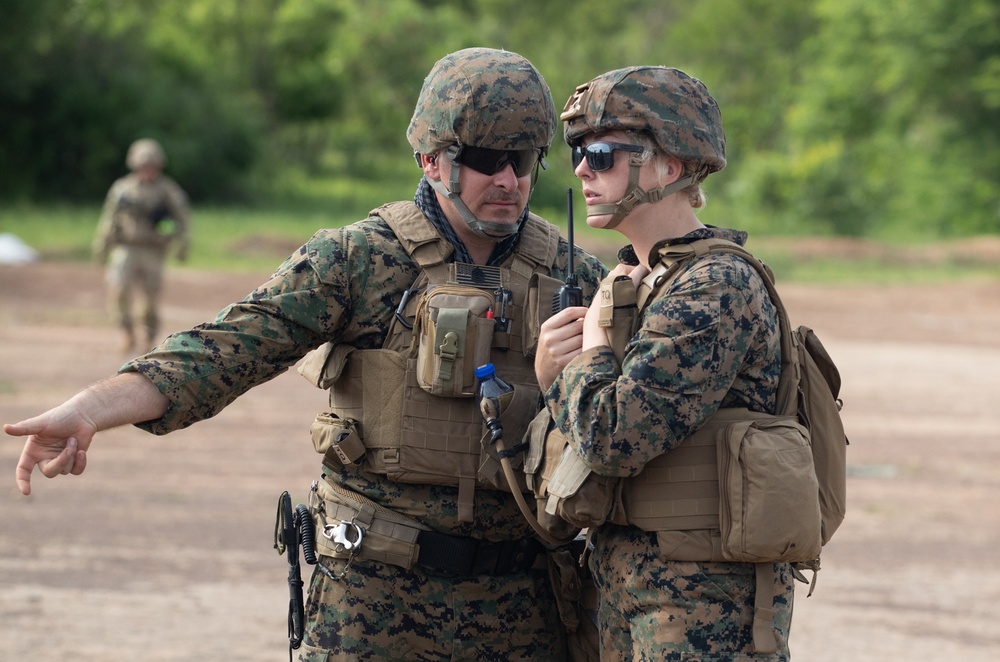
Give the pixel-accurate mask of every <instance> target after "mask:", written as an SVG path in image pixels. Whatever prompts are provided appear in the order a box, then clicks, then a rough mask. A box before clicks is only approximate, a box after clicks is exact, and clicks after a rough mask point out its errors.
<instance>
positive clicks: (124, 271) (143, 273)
mask: <svg viewBox="0 0 1000 662" xmlns="http://www.w3.org/2000/svg"><path fill="white" fill-rule="evenodd" d="M165 261H166V253H165V251H164V248H163V247H161V246H115V247H114V248H113V249H112V251H111V255H110V256H109V262H108V270H107V273H106V274H105V276H106V280H107V285H108V309H109V312H110V313H111V315H112V316H113V318H114V321H115V323H116V324H118V325H119V326H120V327H121V328H123V329H125V331H127V332H129V333H131V332H132V330H133V326H134V321H133V316H132V299H133V296H134V291H135V290H138V292H139V294H140V297H141V299H142V311H141V315H142V324H143V326H144V328H145V331H146V336H147V340H155V336H156V334H157V333H158V332H159V326H160V313H159V300H160V291H161V289H162V284H163V265H164V262H165Z"/></svg>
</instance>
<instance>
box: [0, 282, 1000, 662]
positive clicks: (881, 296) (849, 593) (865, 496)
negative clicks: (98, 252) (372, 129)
mask: <svg viewBox="0 0 1000 662" xmlns="http://www.w3.org/2000/svg"><path fill="white" fill-rule="evenodd" d="M101 278H102V277H101V272H100V271H99V270H98V269H97V267H95V266H90V265H75V264H65V263H47V262H40V263H34V264H28V265H22V266H0V422H14V421H18V420H21V419H23V418H26V417H28V416H30V415H34V414H36V413H39V412H40V411H42V410H44V409H46V408H48V407H50V406H53V405H55V404H58V403H59V402H61V401H63V400H64V399H65V398H67V397H69V396H70V395H72V394H73V393H75V392H76V391H77V390H78V389H79V388H81V387H82V386H85V385H86V384H89V383H91V382H93V381H96V380H97V379H99V378H102V377H104V376H107V375H109V374H111V373H112V372H114V371H115V370H116V369H117V368H118V366H119V365H120V364H121V362H122V360H123V357H122V356H120V355H119V354H118V352H117V350H116V346H117V342H118V338H117V336H116V334H115V332H114V330H113V329H112V328H111V327H110V325H109V323H108V321H107V319H106V316H105V314H104V312H103V291H102V282H101ZM259 280H260V278H258V277H257V276H243V275H235V276H234V275H219V274H212V273H204V272H198V271H191V270H179V269H178V270H174V271H171V272H170V274H169V277H168V285H167V292H166V308H165V317H166V320H165V321H166V325H165V326H166V328H165V331H172V330H179V329H182V328H187V327H189V326H191V325H193V324H196V323H198V322H200V321H203V320H205V319H208V318H210V317H211V316H213V315H214V314H215V312H216V311H217V310H218V309H220V308H221V307H223V306H224V305H225V304H227V303H229V302H230V301H232V300H235V299H237V298H240V297H242V296H243V295H244V294H246V293H247V292H249V291H250V290H251V289H252V288H253V287H254V286H255V285H256V284H257V282H258V281H259ZM781 291H782V293H783V297H784V299H785V301H786V304H787V306H788V308H789V311H790V315H791V318H792V321H793V323H807V324H809V325H810V326H812V327H813V328H815V329H816V330H817V331H818V333H819V335H820V337H821V338H822V339H823V341H824V342H825V344H826V345H827V349H828V350H829V351H830V353H831V354H832V356H833V357H834V359H835V360H836V361H837V362H838V363H839V365H840V367H841V371H842V374H843V380H844V390H843V394H842V395H843V399H844V401H845V403H846V404H845V409H844V418H845V421H846V424H847V427H848V434H849V436H850V439H851V447H850V452H849V462H850V476H849V479H848V487H849V503H848V506H849V513H848V517H847V520H846V521H845V523H844V524H843V526H842V527H841V529H840V531H839V532H838V533H837V535H836V537H835V538H834V540H833V541H832V542H831V543H830V544H829V545H828V546H827V548H826V550H825V551H824V554H823V570H822V572H820V573H819V578H818V583H817V586H816V591H815V593H814V595H813V596H812V597H809V598H808V599H807V598H806V592H807V591H806V588H805V587H804V586H803V587H801V588H800V589H799V590H798V591H797V601H796V607H795V617H794V621H793V628H792V637H791V648H792V653H793V657H794V658H795V659H797V660H805V661H820V662H823V661H831V662H833V661H839V660H851V661H853V662H869V661H870V662H884V661H886V660H905V661H908V662H921V661H930V660H935V661H937V660H942V659H950V660H963V661H974V660H982V661H984V662H985V661H987V660H990V661H992V660H997V659H1000V625H998V623H1000V565H998V564H997V563H996V560H997V559H998V558H1000V551H998V550H1000V506H998V499H1000V407H998V397H997V396H998V394H1000V282H996V281H992V282H971V283H964V284H962V285H961V286H955V285H935V286H924V285H922V286H915V285H914V286H903V285H901V286H893V287H882V288H875V287H818V286H803V285H793V284H782V286H781ZM324 400H325V398H324V394H323V393H322V392H320V391H319V390H317V389H314V388H313V387H312V386H310V385H309V384H307V383H306V382H305V380H304V379H302V378H301V377H299V376H298V375H297V374H296V373H294V371H292V372H289V373H287V374H285V375H282V376H281V377H279V378H277V379H276V380H274V381H272V382H270V383H269V384H265V385H263V386H261V387H258V388H257V389H256V390H254V391H252V392H251V393H249V394H248V395H246V396H245V397H244V398H242V399H241V400H240V401H237V402H236V403H235V404H234V405H232V406H231V407H230V408H229V409H227V410H226V411H224V412H223V413H222V414H221V415H220V416H218V417H217V418H215V419H213V420H209V421H205V422H202V423H199V424H197V425H195V426H193V427H192V428H189V429H188V430H184V431H180V432H177V433H174V434H172V435H170V436H168V437H165V438H159V437H153V436H151V435H148V434H146V433H144V432H141V431H139V430H137V429H134V428H123V429H119V430H114V431H110V432H107V433H104V434H103V436H101V437H98V440H97V441H96V442H95V444H94V446H93V447H92V449H91V452H90V464H89V466H88V468H87V471H86V473H85V474H84V475H83V476H81V477H60V478H59V479H58V480H52V481H49V480H46V479H44V478H42V477H40V476H39V475H38V474H37V473H36V474H35V480H34V482H33V488H34V491H33V493H32V495H31V496H30V497H23V496H21V494H20V492H18V490H17V488H16V486H15V484H14V477H13V474H14V467H15V465H16V462H17V458H18V455H19V453H20V449H21V445H22V444H21V442H20V441H19V440H17V439H13V438H9V437H6V436H0V660H32V661H34V662H49V661H52V662H56V661H59V662H62V661H63V660H69V659H72V660H77V661H79V662H90V661H93V662H118V661H126V660H127V661H133V660H140V659H141V660H146V661H148V662H163V661H186V660H195V659H197V660H242V661H245V662H257V661H261V662H263V661H274V660H282V659H287V655H288V653H287V639H286V620H285V619H286V606H287V600H288V592H287V586H286V584H285V579H286V572H287V570H286V564H285V559H284V557H279V556H278V555H277V554H276V552H275V551H274V549H273V547H272V535H273V525H274V524H273V523H274V514H275V509H276V503H277V497H278V494H279V493H280V492H281V491H282V490H286V489H287V490H289V491H291V492H292V494H293V497H294V498H295V499H296V500H297V501H301V500H302V499H303V496H304V494H305V491H306V490H307V489H308V486H309V483H310V482H311V481H312V479H313V478H314V476H315V475H316V473H317V468H318V457H317V456H315V454H314V453H313V451H312V447H311V444H310V443H309V441H308V428H309V424H310V422H311V420H312V417H313V416H314V414H315V413H316V411H318V410H319V409H320V408H321V407H322V406H323V404H324ZM307 570H308V568H307V567H306V566H304V573H305V572H307Z"/></svg>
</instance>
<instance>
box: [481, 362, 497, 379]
mask: <svg viewBox="0 0 1000 662" xmlns="http://www.w3.org/2000/svg"><path fill="white" fill-rule="evenodd" d="M494 373H496V369H495V368H494V367H493V364H492V363H487V364H486V365H481V366H479V367H478V368H476V378H477V379H484V378H486V377H489V376H490V375H493V374H494Z"/></svg>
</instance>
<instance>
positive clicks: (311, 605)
mask: <svg viewBox="0 0 1000 662" xmlns="http://www.w3.org/2000/svg"><path fill="white" fill-rule="evenodd" d="M320 563H322V564H323V565H324V566H325V567H326V568H327V569H328V570H330V572H331V574H333V575H334V576H338V575H340V574H341V573H342V572H343V571H344V565H345V562H344V561H342V560H337V559H332V558H329V557H321V558H320ZM305 618H306V628H305V629H306V633H305V640H304V641H303V643H302V646H301V648H300V649H299V653H298V660H299V662H321V661H322V662H327V661H332V660H401V661H402V660H407V661H410V660H470V661H473V660H476V661H479V660H498V661H499V660H504V661H506V660H538V661H539V662H550V661H555V662H559V661H562V660H565V655H566V653H565V637H564V634H563V631H562V626H561V624H560V621H559V615H558V610H557V609H556V606H555V600H554V597H553V595H552V588H551V584H550V582H549V579H548V574H547V572H546V571H545V570H529V571H527V572H522V573H514V574H510V575H506V576H503V577H487V576H482V577H462V578H450V577H442V576H437V575H429V574H426V573H424V572H423V571H422V570H420V569H419V568H414V569H411V570H406V569H404V568H400V567H397V566H393V565H386V564H382V563H375V562H359V561H355V562H354V563H352V564H351V566H350V567H349V568H348V569H347V571H346V573H344V576H343V577H342V578H339V579H334V578H331V577H329V576H328V575H327V574H326V573H324V572H323V571H322V570H320V569H319V568H316V569H315V570H314V571H313V575H312V579H311V580H310V585H309V593H308V598H307V601H306V613H305Z"/></svg>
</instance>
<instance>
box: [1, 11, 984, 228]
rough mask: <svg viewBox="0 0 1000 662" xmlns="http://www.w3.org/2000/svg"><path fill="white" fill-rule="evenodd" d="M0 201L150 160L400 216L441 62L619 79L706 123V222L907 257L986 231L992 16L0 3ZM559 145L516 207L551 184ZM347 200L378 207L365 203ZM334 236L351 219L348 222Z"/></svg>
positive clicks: (550, 194)
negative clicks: (481, 55)
mask: <svg viewBox="0 0 1000 662" xmlns="http://www.w3.org/2000/svg"><path fill="white" fill-rule="evenodd" d="M4 14H5V15H4V19H3V21H2V22H0V62H3V63H4V75H3V76H0V127H3V128H2V130H0V200H3V201H8V202H11V201H13V202H20V201H27V202H50V201H77V202H79V201H93V200H94V199H100V198H101V197H102V196H103V193H104V191H106V189H107V186H108V185H109V183H110V181H111V180H112V179H113V178H115V177H117V176H120V175H121V174H122V171H123V168H124V166H123V159H124V152H125V149H126V147H127V146H128V144H129V143H130V142H131V141H132V140H134V139H136V138H138V137H142V136H151V137H155V138H158V139H159V140H160V141H161V142H162V143H163V144H164V147H165V148H166V150H167V153H168V156H169V159H170V162H169V165H168V168H169V170H170V172H171V174H172V175H173V176H174V177H175V178H176V179H178V181H180V182H181V183H182V185H183V186H184V187H185V189H187V190H188V191H189V192H190V194H191V196H192V199H193V200H194V201H195V202H196V203H199V202H201V203H209V202H212V203H230V202H239V203H242V204H263V203H266V202H269V201H270V202H272V203H273V202H274V201H288V200H294V199H308V198H310V197H312V198H316V197H318V198H320V199H321V200H324V201H325V202H327V203H330V202H332V203H335V204H337V205H339V206H338V209H339V210H340V211H343V212H344V213H346V214H356V213H358V209H355V208H354V205H361V204H362V203H363V202H367V201H368V197H370V198H371V199H373V200H375V201H378V200H379V199H380V198H383V199H384V198H387V197H397V196H399V195H404V196H408V195H410V194H411V193H412V188H413V185H414V183H415V181H416V179H417V176H418V173H417V172H416V170H415V166H414V165H413V164H412V159H410V158H409V153H410V148H409V146H408V144H407V143H406V139H405V128H406V125H407V123H408V121H409V117H410V114H411V113H412V109H413V104H414V102H415V100H416V95H417V92H418V90H419V88H420V84H421V82H422V80H423V77H424V76H425V75H426V73H427V71H428V70H429V69H430V67H431V66H432V64H433V63H434V62H435V61H436V60H437V59H438V58H439V57H441V56H442V55H444V54H445V53H447V52H450V51H453V50H455V49H458V48H463V47H467V46H490V47H496V48H507V49H510V50H514V51H517V52H519V53H521V54H523V55H525V56H526V57H528V58H529V59H530V60H532V62H534V63H535V65H536V66H538V68H539V69H540V70H541V72H542V74H543V75H544V76H545V78H546V80H547V81H548V83H549V86H550V87H551V89H552V92H553V97H554V99H555V102H556V105H557V107H561V106H562V104H563V102H564V101H565V100H566V98H568V96H569V95H570V93H571V92H572V91H573V89H574V88H575V86H576V85H578V84H580V83H582V82H585V81H587V80H589V79H590V78H592V77H593V76H595V75H597V74H599V73H602V72H604V71H607V70H610V69H614V68H618V67H622V66H627V65H632V64H665V65H670V66H676V67H678V68H681V69H683V70H685V71H687V72H688V73H690V74H691V75H694V76H696V77H698V78H700V79H702V80H703V81H705V83H706V84H707V85H708V87H709V89H710V91H711V92H712V93H713V95H714V96H715V97H716V99H717V100H718V101H719V104H720V106H721V107H722V111H723V119H724V122H725V127H726V134H727V140H728V155H729V163H730V164H729V166H728V167H727V168H726V170H725V171H723V172H722V173H720V174H718V175H715V176H713V177H712V178H711V179H710V180H709V185H708V192H709V197H710V203H709V206H708V208H707V209H706V210H705V211H704V212H703V217H705V218H706V219H707V220H708V221H709V222H715V221H718V222H719V223H720V224H727V225H734V226H739V227H747V228H748V229H754V230H763V231H767V232H771V233H785V234H788V233H791V234H796V233H810V234H817V233H819V234H836V235H848V236H865V237H877V238H903V239H926V238H934V237H946V236H969V235H974V234H982V233H998V232H1000V2H998V0H963V1H962V2H954V0H882V1H881V2H875V3H873V2H864V1H862V0H789V1H788V2H771V1H770V0H699V2H680V1H678V0H621V1H620V2H617V3H614V4H613V6H612V5H609V3H607V2H606V1H605V0H574V1H573V2H569V1H568V0H546V2H537V0H503V2H501V1H500V0H366V2H356V0H7V2H5V12H4ZM568 160H569V159H568V150H567V149H566V148H565V146H564V145H562V144H561V141H560V138H559V137H557V140H556V142H555V144H554V146H553V150H552V154H551V156H550V158H549V172H547V173H546V174H545V175H544V176H543V177H542V179H541V181H540V183H539V187H538V189H537V190H536V194H535V195H536V197H535V198H534V199H533V203H532V204H533V207H536V208H551V209H557V208H559V207H560V206H561V201H562V200H563V199H564V191H565V187H566V186H568V185H572V182H573V178H572V175H571V173H570V172H569V164H568ZM359 191H378V192H379V193H380V194H381V193H384V192H386V191H389V192H391V195H389V196H387V195H384V194H383V195H380V196H378V195H377V194H374V193H373V194H372V195H371V196H366V195H365V194H361V193H359ZM344 220H351V218H350V217H348V218H345V219H344Z"/></svg>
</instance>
